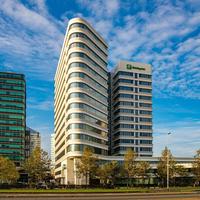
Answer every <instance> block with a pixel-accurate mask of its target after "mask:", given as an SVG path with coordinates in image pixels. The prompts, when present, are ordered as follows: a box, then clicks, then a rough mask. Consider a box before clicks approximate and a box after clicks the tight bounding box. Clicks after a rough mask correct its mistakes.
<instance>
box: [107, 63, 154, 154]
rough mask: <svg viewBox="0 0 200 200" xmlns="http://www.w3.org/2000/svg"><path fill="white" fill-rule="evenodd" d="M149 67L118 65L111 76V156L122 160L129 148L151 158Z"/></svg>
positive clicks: (150, 81)
mask: <svg viewBox="0 0 200 200" xmlns="http://www.w3.org/2000/svg"><path fill="white" fill-rule="evenodd" d="M151 74H152V72H151V66H150V65H148V64H143V63H136V62H129V61H120V62H119V63H118V65H117V67H116V68H115V69H114V70H113V71H112V72H111V96H112V97H111V98H112V100H111V109H110V110H111V120H110V121H111V130H110V134H111V137H110V138H111V153H112V155H119V156H123V155H124V154H125V152H126V151H127V149H128V148H132V149H133V150H134V151H135V152H136V153H137V155H138V156H141V157H142V156H145V157H151V156H152V79H151Z"/></svg>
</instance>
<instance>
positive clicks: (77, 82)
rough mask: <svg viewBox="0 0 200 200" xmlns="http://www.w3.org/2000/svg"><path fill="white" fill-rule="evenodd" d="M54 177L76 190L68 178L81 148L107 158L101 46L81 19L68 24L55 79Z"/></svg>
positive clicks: (104, 58)
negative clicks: (86, 148) (88, 148)
mask: <svg viewBox="0 0 200 200" xmlns="http://www.w3.org/2000/svg"><path fill="white" fill-rule="evenodd" d="M54 102H55V103H54V112H55V114H54V123H55V124H54V125H55V176H56V178H57V179H60V181H61V183H63V184H78V183H77V180H76V176H74V174H72V172H73V170H70V169H71V168H75V165H76V157H78V156H80V155H81V153H82V152H83V150H84V148H85V147H90V148H92V149H93V152H94V153H95V154H96V155H99V156H106V155H107V154H108V119H107V118H108V71H107V45H106V43H105V42H104V40H103V39H102V38H101V36H100V35H99V34H98V33H97V32H96V31H95V30H94V29H93V28H92V27H91V26H90V25H89V24H88V23H87V22H86V21H85V20H83V19H80V18H75V19H72V20H70V21H69V24H68V28H67V32H66V35H65V38H64V43H63V47H62V51H61V54H60V59H59V63H58V66H57V71H56V75H55V99H54Z"/></svg>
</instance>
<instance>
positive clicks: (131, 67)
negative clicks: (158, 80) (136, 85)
mask: <svg viewBox="0 0 200 200" xmlns="http://www.w3.org/2000/svg"><path fill="white" fill-rule="evenodd" d="M126 68H127V69H137V70H145V68H144V67H136V66H134V65H131V64H126Z"/></svg>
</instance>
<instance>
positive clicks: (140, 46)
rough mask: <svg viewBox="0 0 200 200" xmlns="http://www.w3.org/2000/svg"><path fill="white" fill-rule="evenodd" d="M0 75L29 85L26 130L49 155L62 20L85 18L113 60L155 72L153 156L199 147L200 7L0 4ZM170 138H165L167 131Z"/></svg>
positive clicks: (62, 1)
mask: <svg viewBox="0 0 200 200" xmlns="http://www.w3.org/2000/svg"><path fill="white" fill-rule="evenodd" d="M0 3H1V6H0V70H1V71H14V72H20V73H24V74H25V75H26V79H27V125H28V126H30V127H31V128H33V129H36V130H38V131H40V132H41V134H42V146H43V148H44V149H45V150H47V151H49V149H50V134H51V133H52V132H53V90H54V74H55V70H56V66H57V62H58V57H59V54H60V50H61V46H62V42H63V39H64V34H65V31H66V27H67V22H68V20H69V19H70V18H73V17H78V16H79V17H83V18H85V19H86V20H88V21H89V22H90V23H91V24H92V25H93V26H94V28H95V29H96V30H97V31H98V32H99V33H100V34H101V35H102V36H103V37H104V38H105V39H106V41H107V42H108V44H109V68H110V69H111V68H112V67H113V66H114V65H115V64H116V63H117V61H118V59H127V60H131V61H136V62H146V63H150V64H152V66H153V96H154V97H153V118H154V120H153V121H154V155H155V156H156V155H159V154H160V152H161V150H162V149H163V148H164V146H165V145H167V141H168V143H169V147H170V149H171V150H172V153H173V154H174V155H175V156H193V155H194V154H195V151H196V150H197V149H198V148H200V1H199V0H187V1H183V0H180V1H175V0H172V1H170V0H166V1H165V0H157V1H156V0H151V1H148V0H137V1H133V0H121V1H120V0H56V1H55V0H46V1H45V0H21V1H20V0H0ZM169 131H171V132H172V134H171V135H170V136H169V138H168V139H167V132H169Z"/></svg>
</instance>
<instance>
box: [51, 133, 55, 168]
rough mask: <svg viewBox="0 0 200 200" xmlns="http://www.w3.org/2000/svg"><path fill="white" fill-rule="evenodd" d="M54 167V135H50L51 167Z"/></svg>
mask: <svg viewBox="0 0 200 200" xmlns="http://www.w3.org/2000/svg"><path fill="white" fill-rule="evenodd" d="M54 166H55V134H54V133H53V134H51V167H52V168H53V167H54Z"/></svg>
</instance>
